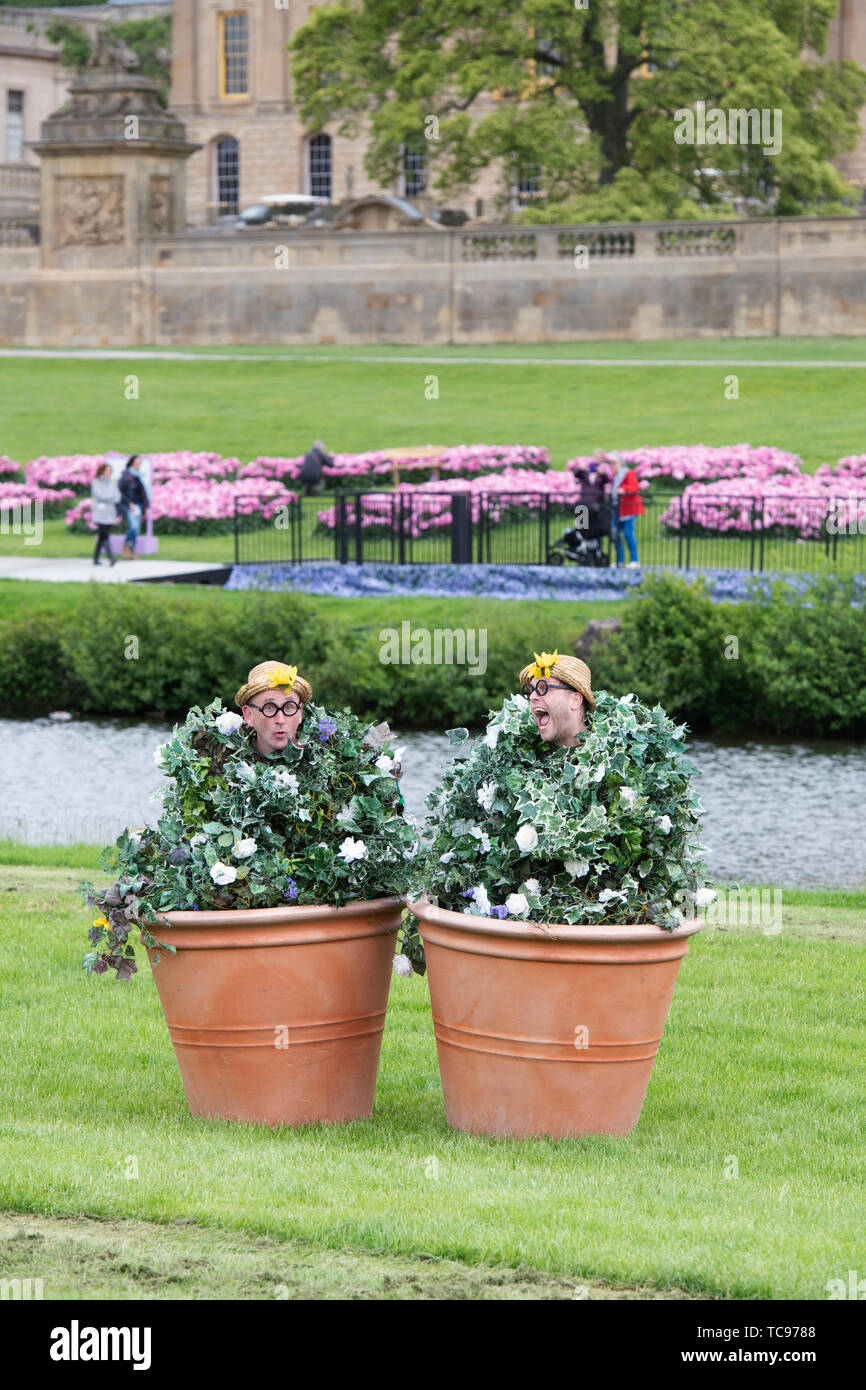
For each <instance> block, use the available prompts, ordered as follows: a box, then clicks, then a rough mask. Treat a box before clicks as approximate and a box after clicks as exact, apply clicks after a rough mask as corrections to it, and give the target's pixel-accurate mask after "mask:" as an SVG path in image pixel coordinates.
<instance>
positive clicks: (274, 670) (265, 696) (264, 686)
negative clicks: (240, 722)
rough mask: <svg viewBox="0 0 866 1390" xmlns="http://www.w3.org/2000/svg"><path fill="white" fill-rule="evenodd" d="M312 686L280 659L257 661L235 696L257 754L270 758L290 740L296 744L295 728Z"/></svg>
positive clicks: (293, 668)
mask: <svg viewBox="0 0 866 1390" xmlns="http://www.w3.org/2000/svg"><path fill="white" fill-rule="evenodd" d="M312 698H313V688H312V686H311V685H310V684H309V682H307V681H305V680H304V678H303V676H299V675H298V670H297V667H296V666H286V665H285V663H284V662H282V661H260V662H259V664H258V666H254V667H253V669H252V670H251V671H250V673H249V675H248V676H247V680H246V684H245V685H242V686H241V688H240V690H239V691H238V693H237V695H236V696H235V704H237V705H239V706H240V708H241V711H242V713H243V716H244V723H245V724H248V725H249V726H250V728H251V730H252V733H251V735H250V748H251V750H252V751H253V752H254V753H256V754H258V756H259V757H263V758H271V757H273V756H274V754H275V753H281V752H282V751H283V749H284V748H286V747H288V745H289V743H293V744H294V745H295V747H296V748H297V747H298V730H299V729H300V727H301V725H302V723H303V721H304V705H305V704H306V703H307V702H308V701H309V700H311V699H312Z"/></svg>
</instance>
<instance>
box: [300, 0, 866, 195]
mask: <svg viewBox="0 0 866 1390" xmlns="http://www.w3.org/2000/svg"><path fill="white" fill-rule="evenodd" d="M584 5H585V6H586V7H585V8H584V7H583V6H584ZM838 8H839V0H762V3H761V4H760V5H755V3H754V0H435V3H434V0H427V3H421V4H419V3H417V2H416V0H342V3H338V4H334V5H324V6H320V7H318V8H317V9H316V10H315V11H314V12H313V14H312V17H311V19H310V21H309V22H308V23H307V24H306V25H305V26H304V27H303V28H302V29H300V30H299V31H298V33H297V34H296V35H295V37H294V39H293V41H292V43H291V45H290V48H291V50H292V52H293V59H292V64H293V71H294V77H295V83H296V90H297V94H298V98H299V101H300V105H301V112H302V116H303V119H304V121H305V123H306V124H307V126H308V128H310V129H318V128H322V127H324V126H326V125H335V126H336V128H337V129H339V130H340V132H341V133H343V134H347V135H357V134H358V133H359V132H360V130H361V128H362V123H363V122H366V128H367V130H368V132H369V137H370V139H369V148H368V154H367V156H366V166H367V170H368V173H369V174H370V175H371V177H373V178H375V179H377V180H378V181H379V182H380V183H382V184H385V185H387V184H388V183H390V182H391V181H392V180H393V179H394V178H395V177H396V175H397V174H398V172H399V169H400V165H401V160H402V158H403V155H402V150H403V148H404V147H405V146H407V145H408V146H412V145H415V146H417V145H418V144H419V142H421V143H422V144H423V147H424V148H425V149H426V152H427V156H428V161H429V166H430V169H431V172H432V174H433V175H434V179H433V186H434V188H436V189H437V190H438V192H439V194H440V195H441V196H442V197H443V198H447V197H448V196H449V195H453V194H455V193H457V192H459V191H462V190H464V189H467V188H468V187H470V186H471V184H472V183H473V181H474V179H475V178H476V176H477V175H478V173H479V171H480V170H482V169H484V168H486V167H487V166H489V165H490V164H491V163H492V162H493V161H499V162H500V164H499V167H500V168H501V171H502V203H501V206H502V208H503V209H504V207H505V205H506V200H507V198H508V196H509V194H510V189H511V186H512V184H513V182H514V181H515V178H517V177H519V176H520V174H521V171H522V172H523V177H524V178H525V177H526V176H527V173H528V172H531V171H533V170H534V169H538V170H539V171H540V172H539V185H540V191H539V195H538V197H537V198H533V200H532V203H533V207H532V211H531V213H527V214H524V215H525V216H532V217H535V218H542V219H549V220H554V219H558V218H560V217H569V218H579V219H586V220H590V219H595V218H599V219H606V218H621V217H629V218H641V217H672V216H698V215H703V214H704V213H705V210H706V209H710V210H715V211H716V212H717V213H719V214H724V213H725V212H730V210H731V207H732V202H733V199H734V198H736V197H741V198H754V199H755V200H756V203H757V204H758V205H760V206H761V207H763V208H764V209H766V210H767V211H771V210H772V211H776V212H779V213H796V212H800V211H811V210H819V209H820V210H825V211H831V210H833V211H836V210H840V209H842V208H844V207H845V206H846V204H847V205H848V206H851V205H852V204H853V201H854V198H855V195H854V191H853V190H852V189H851V188H850V186H849V185H848V184H847V183H846V182H845V180H844V179H842V178H841V177H840V175H839V174H838V172H837V171H836V170H835V169H834V167H833V166H832V165H831V164H830V163H829V160H830V159H831V158H832V157H833V156H834V155H836V154H838V153H839V152H840V151H842V150H846V149H851V148H853V147H854V145H855V144H856V141H857V138H858V131H859V126H858V115H859V111H860V108H861V107H862V105H863V104H864V102H866V72H864V71H863V69H861V68H859V67H858V66H857V65H856V64H855V63H853V62H850V61H845V62H835V61H834V62H825V61H822V60H821V58H820V57H816V56H815V55H821V54H822V53H823V52H824V51H825V47H826V35H827V26H828V24H829V22H830V20H831V19H832V17H833V16H834V15H835V14H836V12H837V10H838ZM807 50H813V52H812V54H811V55H809V54H808V53H807ZM699 102H703V103H705V107H706V109H713V108H722V109H723V110H725V111H726V112H728V111H731V110H753V109H754V110H758V111H761V110H765V111H767V112H768V113H770V112H774V111H780V112H781V113H782V116H781V132H782V141H781V148H780V149H779V150H778V152H777V153H773V154H771V155H767V154H765V153H764V150H765V149H766V148H767V146H766V145H765V144H764V142H763V141H762V142H761V143H760V144H742V145H735V144H731V143H725V144H721V143H708V142H706V141H705V142H704V143H695V144H689V143H677V140H676V137H675V131H676V129H677V128H678V123H677V115H676V113H677V112H678V111H682V110H684V109H686V108H694V107H695V105H696V104H697V103H699ZM433 118H435V119H433ZM767 119H769V115H768V118H767ZM778 124H779V120H778V117H777V118H776V126H777V127H778ZM710 171H715V172H710Z"/></svg>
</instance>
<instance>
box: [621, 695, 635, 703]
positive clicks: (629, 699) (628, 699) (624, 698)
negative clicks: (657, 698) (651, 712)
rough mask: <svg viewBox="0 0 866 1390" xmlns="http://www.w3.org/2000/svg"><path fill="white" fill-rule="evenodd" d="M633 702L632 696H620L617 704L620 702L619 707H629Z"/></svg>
mask: <svg viewBox="0 0 866 1390" xmlns="http://www.w3.org/2000/svg"><path fill="white" fill-rule="evenodd" d="M633 700H634V696H633V695H622V696H620V701H619V702H620V704H621V705H630V704H631V703H632V701H633Z"/></svg>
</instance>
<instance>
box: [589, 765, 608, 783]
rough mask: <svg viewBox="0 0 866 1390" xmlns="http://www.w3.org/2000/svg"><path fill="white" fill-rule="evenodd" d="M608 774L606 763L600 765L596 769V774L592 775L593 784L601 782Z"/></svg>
mask: <svg viewBox="0 0 866 1390" xmlns="http://www.w3.org/2000/svg"><path fill="white" fill-rule="evenodd" d="M606 772H607V768H606V767H605V765H604V763H599V765H598V767H597V768H596V769H595V772H594V773H593V774H592V780H593V782H600V781H601V779H602V777H603V776H604V774H605V773H606Z"/></svg>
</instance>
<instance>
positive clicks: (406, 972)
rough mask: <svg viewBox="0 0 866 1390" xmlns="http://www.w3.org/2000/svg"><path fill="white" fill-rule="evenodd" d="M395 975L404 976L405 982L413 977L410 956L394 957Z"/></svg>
mask: <svg viewBox="0 0 866 1390" xmlns="http://www.w3.org/2000/svg"><path fill="white" fill-rule="evenodd" d="M394 974H395V975H402V976H403V979H404V980H408V979H410V978H411V975H412V962H411V960H410V959H409V957H408V956H395V957H394Z"/></svg>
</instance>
